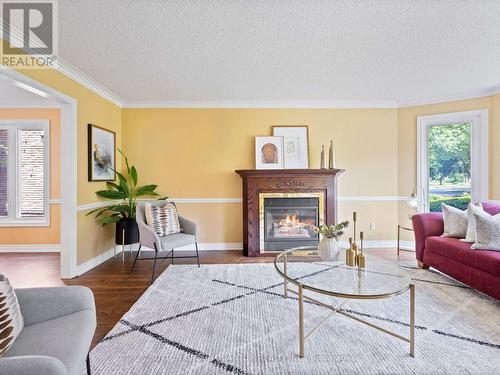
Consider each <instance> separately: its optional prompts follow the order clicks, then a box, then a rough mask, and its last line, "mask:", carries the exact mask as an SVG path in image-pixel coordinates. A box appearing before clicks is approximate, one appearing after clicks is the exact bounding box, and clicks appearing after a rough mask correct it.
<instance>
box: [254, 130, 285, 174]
mask: <svg viewBox="0 0 500 375" xmlns="http://www.w3.org/2000/svg"><path fill="white" fill-rule="evenodd" d="M283 165H284V164H283V137H255V169H283Z"/></svg>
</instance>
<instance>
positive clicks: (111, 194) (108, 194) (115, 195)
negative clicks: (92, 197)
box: [95, 190, 127, 199]
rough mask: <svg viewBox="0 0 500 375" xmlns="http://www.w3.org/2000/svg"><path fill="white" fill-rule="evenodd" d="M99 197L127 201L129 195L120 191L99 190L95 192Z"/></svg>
mask: <svg viewBox="0 0 500 375" xmlns="http://www.w3.org/2000/svg"><path fill="white" fill-rule="evenodd" d="M95 193H96V194H97V195H98V196H99V197H101V198H106V199H126V198H127V195H126V194H125V193H123V192H120V191H114V190H99V191H96V192H95Z"/></svg>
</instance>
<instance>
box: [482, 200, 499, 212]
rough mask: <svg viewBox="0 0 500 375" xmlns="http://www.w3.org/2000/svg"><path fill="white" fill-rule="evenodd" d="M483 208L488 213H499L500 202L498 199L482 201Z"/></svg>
mask: <svg viewBox="0 0 500 375" xmlns="http://www.w3.org/2000/svg"><path fill="white" fill-rule="evenodd" d="M483 210H485V211H486V212H487V213H489V214H490V215H497V214H500V202H498V201H489V202H483Z"/></svg>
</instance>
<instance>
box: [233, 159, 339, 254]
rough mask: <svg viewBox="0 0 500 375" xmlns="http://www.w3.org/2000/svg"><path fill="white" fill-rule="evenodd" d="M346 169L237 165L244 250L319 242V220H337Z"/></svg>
mask: <svg viewBox="0 0 500 375" xmlns="http://www.w3.org/2000/svg"><path fill="white" fill-rule="evenodd" d="M343 171H344V170H343V169H280V170H276V169H274V170H269V169H267V170H257V169H247V170H237V171H236V173H238V174H239V175H240V176H241V178H242V187H243V254H244V255H246V256H259V255H267V254H275V253H276V252H277V251H282V250H285V249H289V248H292V247H297V246H314V245H316V244H317V243H318V240H319V238H318V235H317V234H316V233H314V230H313V226H318V225H321V224H335V223H336V220H337V188H336V179H337V176H338V175H339V174H340V173H342V172H343Z"/></svg>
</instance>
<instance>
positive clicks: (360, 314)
mask: <svg viewBox="0 0 500 375" xmlns="http://www.w3.org/2000/svg"><path fill="white" fill-rule="evenodd" d="M212 281H214V282H217V283H222V284H226V285H230V286H234V287H237V288H243V289H253V288H251V287H249V286H245V285H237V284H233V283H229V282H227V281H222V280H217V279H213V280H212ZM255 290H257V289H255ZM260 292H261V293H265V294H270V295H273V296H276V297H281V298H285V297H284V296H283V294H281V293H275V292H269V291H267V290H261V291H260ZM287 298H288V299H293V300H295V301H298V298H297V297H294V296H288V297H287ZM304 303H308V304H310V305H314V306H319V307H321V305H320V304H318V303H315V302H313V301H309V300H304ZM340 310H341V311H343V312H348V313H351V314H354V315H359V316H364V317H366V318H373V319H377V320H381V321H385V322H389V323H395V324H399V325H402V326H406V327H409V326H410V324H408V323H406V322H402V321H400V320H395V319H390V318H384V317H381V316H377V315H371V314H367V313H362V312H359V311H355V310H350V309H340ZM415 328H416V329H420V330H426V329H427V327H424V326H419V325H415Z"/></svg>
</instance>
